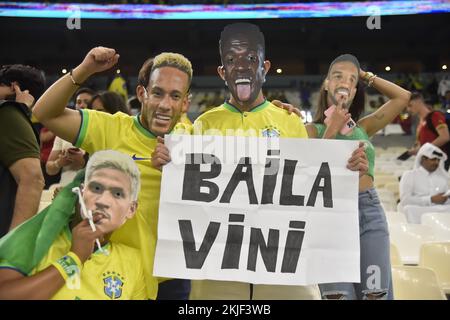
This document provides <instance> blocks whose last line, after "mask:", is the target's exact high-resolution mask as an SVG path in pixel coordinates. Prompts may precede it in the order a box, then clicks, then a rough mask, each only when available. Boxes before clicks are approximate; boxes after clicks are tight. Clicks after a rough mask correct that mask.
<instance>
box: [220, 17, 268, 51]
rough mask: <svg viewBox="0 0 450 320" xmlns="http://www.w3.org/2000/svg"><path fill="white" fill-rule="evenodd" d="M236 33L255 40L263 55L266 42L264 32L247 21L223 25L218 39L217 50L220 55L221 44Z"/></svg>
mask: <svg viewBox="0 0 450 320" xmlns="http://www.w3.org/2000/svg"><path fill="white" fill-rule="evenodd" d="M236 35H245V36H247V37H249V38H250V39H252V40H255V41H256V43H257V44H258V45H260V46H261V48H262V52H263V56H264V55H265V51H266V43H265V40H264V34H263V33H262V32H261V30H260V29H259V27H258V26H257V25H254V24H251V23H247V22H238V23H233V24H229V25H227V26H225V28H224V29H223V31H222V32H221V33H220V40H219V50H220V56H222V51H223V47H222V46H223V44H224V42H226V41H227V40H228V39H230V38H234V37H236Z"/></svg>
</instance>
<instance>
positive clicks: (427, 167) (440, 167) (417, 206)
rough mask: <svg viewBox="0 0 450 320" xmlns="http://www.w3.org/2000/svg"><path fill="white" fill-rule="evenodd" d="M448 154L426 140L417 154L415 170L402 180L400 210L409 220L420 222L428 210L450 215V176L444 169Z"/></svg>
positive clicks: (406, 173) (404, 175)
mask: <svg viewBox="0 0 450 320" xmlns="http://www.w3.org/2000/svg"><path fill="white" fill-rule="evenodd" d="M446 159H447V155H446V154H445V153H444V152H443V151H442V150H441V149H439V148H438V147H436V146H434V145H432V144H431V143H425V144H424V145H423V146H422V147H421V148H420V149H419V152H418V153H417V157H416V160H415V165H414V169H413V170H408V171H405V172H404V173H403V175H402V178H401V180H400V204H399V210H400V211H402V212H404V213H405V215H406V217H407V219H408V222H409V223H420V217H421V215H422V214H423V213H425V212H430V211H439V212H447V213H449V214H450V199H449V195H448V194H447V195H446V192H448V190H449V186H448V179H449V175H448V173H447V171H446V170H445V169H444V162H445V160H446Z"/></svg>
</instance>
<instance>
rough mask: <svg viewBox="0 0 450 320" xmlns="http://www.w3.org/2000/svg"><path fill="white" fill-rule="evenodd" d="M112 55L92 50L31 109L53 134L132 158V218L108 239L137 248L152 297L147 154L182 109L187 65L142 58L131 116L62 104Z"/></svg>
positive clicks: (176, 57)
mask: <svg viewBox="0 0 450 320" xmlns="http://www.w3.org/2000/svg"><path fill="white" fill-rule="evenodd" d="M118 59H119V55H118V54H117V53H116V51H115V50H114V49H110V48H105V47H96V48H94V49H92V50H91V51H90V52H89V53H88V54H87V55H86V57H85V59H84V60H83V62H82V63H81V64H80V65H79V66H77V67H76V68H75V69H73V71H71V72H70V73H68V74H67V75H65V76H63V77H62V78H60V79H59V80H58V81H57V82H55V83H54V84H53V85H52V86H51V87H50V88H49V89H48V90H47V91H46V92H45V93H44V95H43V96H42V99H40V100H38V101H37V103H36V106H35V108H34V109H33V114H34V115H35V116H36V118H38V119H39V121H40V122H41V123H42V124H44V125H45V126H46V127H47V128H48V129H49V130H51V131H52V132H54V133H55V134H56V135H58V136H59V137H61V138H63V139H64V140H67V141H70V142H72V143H73V144H74V145H76V146H77V147H80V148H82V149H83V150H86V151H87V152H89V153H93V152H95V151H97V150H103V149H113V150H118V151H121V152H123V153H126V154H128V155H130V156H131V157H132V158H133V160H134V161H135V162H136V164H137V166H138V167H139V170H140V172H141V177H142V178H141V180H142V188H141V192H140V193H139V198H138V203H139V207H138V209H137V212H136V216H135V217H134V219H131V220H130V221H129V222H128V223H127V224H126V225H125V226H124V227H123V228H120V230H118V231H117V232H114V234H113V235H112V239H113V240H114V241H116V242H119V243H122V244H125V245H129V246H131V247H134V248H136V249H138V250H139V252H140V254H141V255H142V259H143V262H144V270H145V279H146V284H147V290H148V292H147V294H148V298H150V299H155V298H156V296H157V291H158V280H157V279H156V278H155V277H153V261H154V256H155V248H156V232H157V223H158V208H159V195H160V184H161V171H159V170H157V169H155V168H154V167H153V166H152V162H151V155H152V153H153V152H154V150H155V146H156V144H157V137H161V136H164V134H167V133H170V132H172V131H174V128H175V125H176V124H177V122H178V120H179V118H180V115H181V113H182V112H186V111H187V108H188V105H189V101H188V100H189V87H190V83H191V79H192V66H191V63H190V61H189V60H188V59H186V58H185V57H184V56H182V55H180V54H176V53H167V52H166V53H161V54H159V55H157V56H155V57H154V58H153V59H149V60H147V61H146V62H145V63H144V64H143V66H142V68H141V70H140V72H139V77H138V85H137V88H136V95H137V98H138V99H139V101H140V103H141V110H142V111H141V113H140V114H138V115H136V116H129V115H126V114H123V113H120V112H118V113H116V114H114V115H110V114H107V113H103V112H97V111H93V110H82V111H74V110H70V109H66V108H65V105H66V104H67V101H68V100H69V99H70V96H71V95H72V94H73V92H74V91H75V90H76V88H77V87H78V86H79V85H80V83H82V82H84V81H86V80H87V79H88V78H89V77H90V76H92V75H93V74H95V73H98V72H102V71H104V70H108V69H110V68H111V67H113V66H114V65H115V64H116V63H117V61H118ZM177 132H179V131H178V130H177ZM187 294H188V293H186V296H187Z"/></svg>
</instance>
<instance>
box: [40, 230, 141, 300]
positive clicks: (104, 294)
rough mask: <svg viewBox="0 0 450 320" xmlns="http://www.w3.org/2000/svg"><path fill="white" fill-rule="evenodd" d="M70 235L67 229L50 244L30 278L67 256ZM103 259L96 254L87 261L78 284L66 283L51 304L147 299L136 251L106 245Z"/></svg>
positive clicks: (102, 255) (110, 244) (121, 245)
mask: <svg viewBox="0 0 450 320" xmlns="http://www.w3.org/2000/svg"><path fill="white" fill-rule="evenodd" d="M71 237H72V235H71V233H70V231H69V229H68V228H67V227H66V228H65V230H63V231H62V232H61V233H60V235H59V236H58V237H57V238H56V240H55V241H54V242H53V244H52V246H51V247H50V249H49V251H48V253H47V255H46V256H45V257H44V258H43V259H42V260H41V261H40V262H39V264H38V265H37V266H36V268H35V269H34V270H33V271H32V272H31V274H34V273H37V272H39V271H41V270H44V269H46V268H47V267H48V266H50V265H51V264H52V263H53V262H55V261H56V260H58V259H59V258H61V257H62V256H64V255H65V254H67V252H69V250H70V247H71ZM103 248H104V249H105V250H108V252H109V255H105V254H103V253H102V252H100V251H99V250H97V251H96V252H95V253H93V254H92V256H91V257H90V258H89V259H88V260H86V262H85V263H84V266H83V269H82V271H81V277H80V280H79V281H73V282H72V281H69V282H66V284H65V285H64V286H63V287H62V288H61V289H59V291H58V292H57V293H56V294H55V295H54V296H53V297H52V299H53V300H78V299H81V300H85V299H86V300H87V299H89V300H142V299H146V297H147V292H146V290H145V280H144V270H143V264H142V260H141V256H140V254H139V251H138V250H137V249H134V248H131V247H128V246H126V245H123V244H120V243H108V244H107V245H105V246H103Z"/></svg>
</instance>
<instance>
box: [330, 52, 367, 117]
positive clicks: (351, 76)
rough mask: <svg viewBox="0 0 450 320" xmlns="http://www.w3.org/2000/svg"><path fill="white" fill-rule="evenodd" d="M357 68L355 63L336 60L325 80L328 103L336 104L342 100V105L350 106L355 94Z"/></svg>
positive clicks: (357, 75) (357, 76)
mask: <svg viewBox="0 0 450 320" xmlns="http://www.w3.org/2000/svg"><path fill="white" fill-rule="evenodd" d="M358 78H359V70H358V68H357V67H356V65H355V64H354V63H352V62H349V61H341V62H336V63H335V64H334V65H333V66H332V67H331V68H330V71H329V73H328V76H327V79H326V80H325V90H326V91H327V100H328V101H327V102H328V105H329V106H331V105H336V103H337V102H338V101H343V102H344V105H343V107H346V108H350V106H351V104H352V102H353V99H354V98H355V94H356V86H357V84H358Z"/></svg>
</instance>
